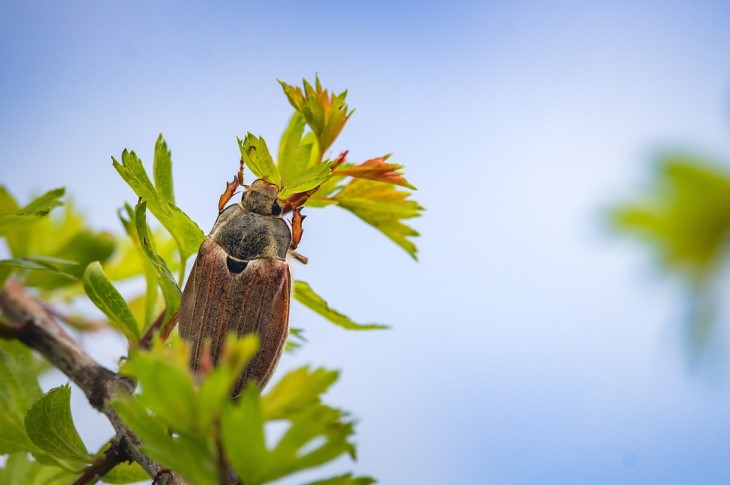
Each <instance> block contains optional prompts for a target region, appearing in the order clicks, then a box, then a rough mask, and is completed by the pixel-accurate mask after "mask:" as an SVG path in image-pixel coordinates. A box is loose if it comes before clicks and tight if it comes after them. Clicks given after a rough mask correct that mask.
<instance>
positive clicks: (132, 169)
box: [112, 150, 205, 261]
mask: <svg viewBox="0 0 730 485" xmlns="http://www.w3.org/2000/svg"><path fill="white" fill-rule="evenodd" d="M112 160H113V163H114V168H115V169H116V170H117V172H119V175H121V176H122V178H123V179H124V180H125V181H126V182H127V184H129V186H130V187H131V188H132V189H133V190H134V192H135V193H136V194H137V196H138V197H141V198H142V200H144V201H145V202H147V207H148V208H149V210H150V212H152V214H154V216H155V217H156V218H157V220H158V221H160V224H162V225H163V226H164V227H165V229H167V230H168V231H169V232H170V235H172V237H173V238H174V239H175V242H176V243H177V246H178V248H179V250H180V253H181V260H182V261H184V260H186V259H187V258H188V257H189V256H191V255H193V254H195V253H197V252H198V248H200V244H201V243H202V242H203V239H205V235H204V234H203V231H201V230H200V228H199V227H198V225H197V224H195V222H193V221H192V220H191V219H190V218H189V217H188V216H187V215H186V214H185V213H184V212H183V211H181V210H180V209H178V208H177V207H176V206H175V205H173V204H172V203H169V202H167V201H166V200H165V199H164V198H163V197H162V196H161V195H160V194H159V193H158V192H157V190H156V189H155V188H154V186H153V185H152V182H151V181H150V179H149V177H148V176H147V172H146V171H145V169H144V166H143V165H142V161H141V160H140V159H139V157H137V155H136V154H135V153H134V152H128V151H127V150H124V152H123V153H122V162H121V163H119V162H118V161H117V160H116V159H112Z"/></svg>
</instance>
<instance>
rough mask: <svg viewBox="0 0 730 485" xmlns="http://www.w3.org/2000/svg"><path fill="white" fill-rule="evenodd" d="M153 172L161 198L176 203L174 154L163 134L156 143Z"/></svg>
mask: <svg viewBox="0 0 730 485" xmlns="http://www.w3.org/2000/svg"><path fill="white" fill-rule="evenodd" d="M152 172H153V173H154V177H155V188H156V189H157V193H158V194H160V197H161V198H162V199H163V200H165V201H167V202H169V203H171V204H174V203H175V191H174V190H173V187H172V154H171V152H170V150H168V148H167V142H165V139H164V138H162V133H160V136H159V137H157V143H155V159H154V162H153V163H152Z"/></svg>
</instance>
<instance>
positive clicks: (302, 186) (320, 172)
mask: <svg viewBox="0 0 730 485" xmlns="http://www.w3.org/2000/svg"><path fill="white" fill-rule="evenodd" d="M330 165H331V162H329V161H326V162H322V163H320V164H317V165H315V166H313V167H310V168H308V169H306V170H304V171H303V172H301V173H300V174H299V175H298V176H296V177H295V178H294V180H292V181H291V183H290V184H289V185H287V186H285V187H284V190H282V191H281V193H280V194H279V195H280V197H282V198H286V197H289V196H290V195H292V194H297V193H300V192H306V191H308V190H310V189H313V188H315V187H317V186H319V185H321V184H323V183H324V182H326V181H327V180H329V178H330V177H332V170H331V169H330Z"/></svg>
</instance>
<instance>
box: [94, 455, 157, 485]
mask: <svg viewBox="0 0 730 485" xmlns="http://www.w3.org/2000/svg"><path fill="white" fill-rule="evenodd" d="M149 479H150V476H149V475H148V474H147V472H146V471H145V470H144V468H142V467H141V466H140V464H139V463H137V462H136V461H134V462H132V463H120V464H119V465H117V466H115V467H114V468H112V470H111V471H110V472H109V473H107V474H106V475H104V478H103V480H104V483H113V484H115V485H123V484H125V483H137V482H146V481H149Z"/></svg>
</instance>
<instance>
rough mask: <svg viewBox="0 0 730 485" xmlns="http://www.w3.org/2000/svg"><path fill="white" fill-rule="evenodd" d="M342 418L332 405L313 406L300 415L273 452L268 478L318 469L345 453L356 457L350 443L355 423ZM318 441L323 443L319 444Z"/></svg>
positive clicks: (272, 478)
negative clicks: (316, 439) (349, 439)
mask: <svg viewBox="0 0 730 485" xmlns="http://www.w3.org/2000/svg"><path fill="white" fill-rule="evenodd" d="M342 418H343V414H342V412H341V411H339V410H337V409H334V408H330V407H328V406H314V407H310V408H307V409H306V410H305V411H304V412H302V413H301V414H299V415H297V416H296V417H295V418H294V419H293V420H292V423H291V426H290V427H289V429H288V430H287V431H286V433H285V434H284V436H283V437H282V438H281V439H280V440H279V442H278V443H277V444H276V446H275V447H274V449H273V450H272V451H271V453H270V456H269V458H268V461H269V463H270V466H269V467H268V470H267V473H266V478H267V479H268V480H274V479H277V478H279V477H283V476H285V475H288V474H290V473H294V472H297V471H299V470H304V469H307V468H312V467H317V466H320V465H322V464H324V463H327V462H328V461H331V460H334V459H335V458H337V457H339V456H340V455H342V454H344V453H347V454H349V455H350V456H351V457H353V458H354V456H355V448H354V446H353V445H352V443H350V442H349V441H348V440H347V439H348V438H349V437H350V436H351V435H352V433H353V431H354V428H353V424H352V422H349V421H343V420H342ZM315 438H319V439H320V440H322V441H321V442H315V441H314V440H315ZM312 443H317V444H318V446H312Z"/></svg>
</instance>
